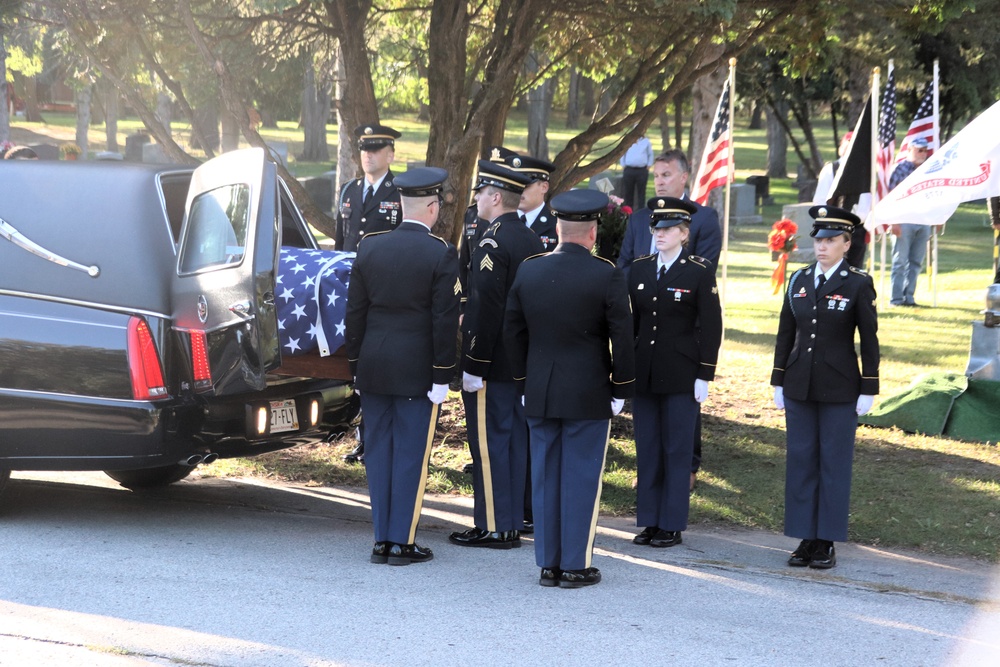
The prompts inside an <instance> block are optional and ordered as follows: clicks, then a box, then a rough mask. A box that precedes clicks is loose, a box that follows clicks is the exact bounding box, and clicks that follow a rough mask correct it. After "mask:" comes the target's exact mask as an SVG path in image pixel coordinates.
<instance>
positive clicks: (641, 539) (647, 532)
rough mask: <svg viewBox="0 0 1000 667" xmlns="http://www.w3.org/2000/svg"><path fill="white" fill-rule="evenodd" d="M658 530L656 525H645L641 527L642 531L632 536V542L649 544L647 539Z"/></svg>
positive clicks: (650, 538)
mask: <svg viewBox="0 0 1000 667" xmlns="http://www.w3.org/2000/svg"><path fill="white" fill-rule="evenodd" d="M659 531H660V529H659V528H657V527H656V526H647V527H646V528H643V529H642V532H641V533H639V534H638V535H636V536H635V537H633V538H632V543H633V544H641V545H643V546H645V545H647V544H649V541H650V540H652V539H653V536H654V535H656V533H658V532H659Z"/></svg>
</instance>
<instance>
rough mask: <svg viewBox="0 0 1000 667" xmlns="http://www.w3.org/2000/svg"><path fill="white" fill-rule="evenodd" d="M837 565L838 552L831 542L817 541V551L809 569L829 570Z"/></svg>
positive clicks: (814, 552)
mask: <svg viewBox="0 0 1000 667" xmlns="http://www.w3.org/2000/svg"><path fill="white" fill-rule="evenodd" d="M836 564H837V550H836V549H834V548H833V542H830V541H829V540H816V550H815V551H813V557H812V560H811V561H809V567H813V568H816V569H817V570H829V569H830V568H831V567H833V566H834V565H836Z"/></svg>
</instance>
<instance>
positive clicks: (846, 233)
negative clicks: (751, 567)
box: [771, 206, 879, 569]
mask: <svg viewBox="0 0 1000 667" xmlns="http://www.w3.org/2000/svg"><path fill="white" fill-rule="evenodd" d="M809 215H811V216H812V217H813V219H814V220H815V222H814V223H813V229H812V232H810V236H812V237H813V246H814V247H815V250H816V263H814V264H811V265H809V266H807V267H804V268H802V269H799V270H798V271H796V272H795V273H793V274H792V276H791V278H789V280H788V288H787V292H786V294H785V298H784V301H783V303H782V307H781V317H780V319H779V321H778V336H777V340H776V343H775V347H774V370H773V371H772V373H771V384H772V385H774V403H775V405H776V406H777V407H778V409H783V410H784V411H785V427H786V431H787V450H788V455H787V465H786V472H785V535H788V536H789V537H795V538H799V539H800V540H802V542H801V543H800V544H799V546H798V548H796V549H795V551H794V552H793V553H792V555H791V558H789V559H788V564H789V565H792V566H798V567H802V566H807V565H808V566H809V567H814V568H820V569H825V568H830V567H833V566H834V565H835V564H836V562H837V556H836V552H835V550H834V546H833V543H834V542H844V541H846V540H847V517H848V509H849V501H850V495H851V466H852V463H853V459H854V436H855V432H856V431H857V428H858V415H863V414H865V413H866V412H868V410H870V409H871V406H872V401H873V398H874V395H875V394H877V393H878V364H879V346H878V318H877V316H876V313H875V285H874V283H873V282H872V279H871V277H870V276H869V275H868V274H866V273H865V272H863V271H861V270H860V269H857V268H854V267H853V266H850V265H849V264H848V263H847V262H846V261H844V256H845V255H846V253H847V250H848V249H849V248H850V245H851V234H852V232H853V230H854V229H855V228H856V227H857V226H858V225H860V224H861V220H860V219H859V218H858V216H856V215H854V214H853V213H851V212H849V211H845V210H843V209H839V208H834V207H833V206H814V207H812V208H811V209H809ZM855 333H857V336H858V338H859V339H860V344H861V345H860V347H861V370H860V372H859V371H858V358H857V354H856V352H855V348H854V339H855Z"/></svg>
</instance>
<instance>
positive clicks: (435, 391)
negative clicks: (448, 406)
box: [427, 384, 448, 405]
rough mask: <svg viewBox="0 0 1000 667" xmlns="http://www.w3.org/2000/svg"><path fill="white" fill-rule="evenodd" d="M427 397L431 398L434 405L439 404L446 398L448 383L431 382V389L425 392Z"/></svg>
mask: <svg viewBox="0 0 1000 667" xmlns="http://www.w3.org/2000/svg"><path fill="white" fill-rule="evenodd" d="M427 398H429V399H431V403H433V404H434V405H441V404H442V403H444V402H445V399H447V398H448V385H446V384H432V385H431V390H430V391H429V392H427Z"/></svg>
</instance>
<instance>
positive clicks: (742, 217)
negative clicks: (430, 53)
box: [729, 183, 764, 225]
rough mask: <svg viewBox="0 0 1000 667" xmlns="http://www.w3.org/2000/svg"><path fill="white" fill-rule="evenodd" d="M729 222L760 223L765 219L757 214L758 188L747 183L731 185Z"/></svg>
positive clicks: (741, 223) (737, 223) (734, 223)
mask: <svg viewBox="0 0 1000 667" xmlns="http://www.w3.org/2000/svg"><path fill="white" fill-rule="evenodd" d="M730 188H731V190H730V199H729V206H730V209H729V222H730V224H733V225H759V224H760V223H762V222H763V221H764V219H763V218H762V217H761V216H760V215H758V214H757V194H756V192H757V191H756V188H754V186H752V185H747V184H746V183H733V184H732V185H731V186H730Z"/></svg>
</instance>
